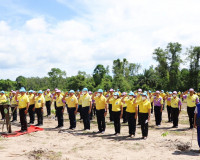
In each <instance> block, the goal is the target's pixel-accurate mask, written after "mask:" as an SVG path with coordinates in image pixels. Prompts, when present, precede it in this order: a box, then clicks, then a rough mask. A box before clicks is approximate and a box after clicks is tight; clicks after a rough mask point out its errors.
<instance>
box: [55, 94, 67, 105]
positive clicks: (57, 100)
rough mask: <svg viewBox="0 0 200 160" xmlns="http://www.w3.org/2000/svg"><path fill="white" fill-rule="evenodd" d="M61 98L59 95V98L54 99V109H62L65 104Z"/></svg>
mask: <svg viewBox="0 0 200 160" xmlns="http://www.w3.org/2000/svg"><path fill="white" fill-rule="evenodd" d="M62 99H63V96H62V95H61V94H60V96H59V97H58V96H57V97H56V107H63V106H64V105H65V104H64V103H63V102H62Z"/></svg>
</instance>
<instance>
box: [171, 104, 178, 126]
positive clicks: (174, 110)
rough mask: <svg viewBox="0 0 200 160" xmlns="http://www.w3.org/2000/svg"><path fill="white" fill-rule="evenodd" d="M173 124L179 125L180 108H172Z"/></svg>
mask: <svg viewBox="0 0 200 160" xmlns="http://www.w3.org/2000/svg"><path fill="white" fill-rule="evenodd" d="M171 111H172V121H173V126H175V127H176V126H178V116H179V108H171Z"/></svg>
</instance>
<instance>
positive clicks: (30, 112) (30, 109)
mask: <svg viewBox="0 0 200 160" xmlns="http://www.w3.org/2000/svg"><path fill="white" fill-rule="evenodd" d="M34 107H35V105H34V104H31V105H30V106H29V108H28V114H29V117H30V123H34V121H35V112H34V111H33V108H34Z"/></svg>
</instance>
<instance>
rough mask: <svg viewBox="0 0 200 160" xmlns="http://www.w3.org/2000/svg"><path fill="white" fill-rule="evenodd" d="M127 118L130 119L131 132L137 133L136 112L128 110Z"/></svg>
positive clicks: (132, 133)
mask: <svg viewBox="0 0 200 160" xmlns="http://www.w3.org/2000/svg"><path fill="white" fill-rule="evenodd" d="M127 119H128V128H129V134H131V135H135V130H136V119H135V113H129V112H127Z"/></svg>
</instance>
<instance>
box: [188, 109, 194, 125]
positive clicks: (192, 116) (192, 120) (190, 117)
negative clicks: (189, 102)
mask: <svg viewBox="0 0 200 160" xmlns="http://www.w3.org/2000/svg"><path fill="white" fill-rule="evenodd" d="M194 110H195V107H187V113H188V117H189V122H190V128H193V125H194Z"/></svg>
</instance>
